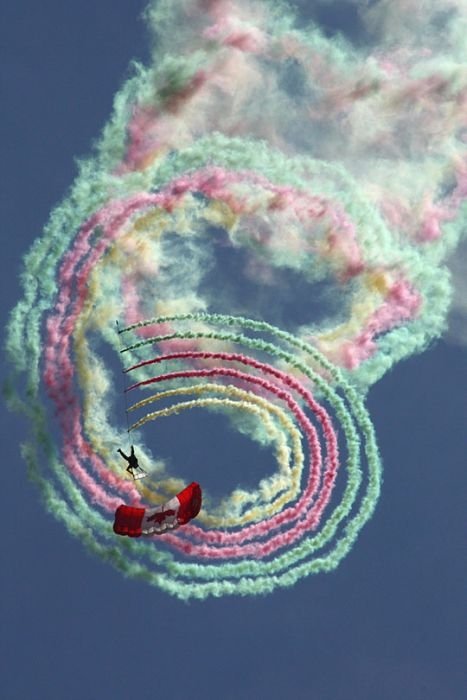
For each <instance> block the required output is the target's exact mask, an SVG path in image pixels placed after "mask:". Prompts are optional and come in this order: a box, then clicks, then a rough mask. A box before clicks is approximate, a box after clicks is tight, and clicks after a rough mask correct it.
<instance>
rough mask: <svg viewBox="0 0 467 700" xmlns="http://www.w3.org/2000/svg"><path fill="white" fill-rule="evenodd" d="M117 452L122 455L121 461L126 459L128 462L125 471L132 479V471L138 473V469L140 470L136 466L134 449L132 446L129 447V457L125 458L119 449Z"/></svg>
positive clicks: (136, 459) (137, 465)
mask: <svg viewBox="0 0 467 700" xmlns="http://www.w3.org/2000/svg"><path fill="white" fill-rule="evenodd" d="M117 452H119V453H120V454H121V455H122V457H123V459H126V461H127V462H128V466H127V468H126V470H127V472H129V473H130V474H131V476H132V477H134V476H135V475H134V474H133V470H135V469H136V471H138V470H139V469H141V467H140V466H139V464H138V458H137V457H135V448H134V447H133V445H132V446H131V452H130V456H129V457H127V455H126V454H125V453H124V452H122V450H121V449H120V448H119V449H118V450H117Z"/></svg>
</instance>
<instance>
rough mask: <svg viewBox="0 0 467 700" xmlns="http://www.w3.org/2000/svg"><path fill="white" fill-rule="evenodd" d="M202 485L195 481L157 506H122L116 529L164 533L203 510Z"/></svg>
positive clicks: (133, 534) (132, 534) (130, 534)
mask: <svg viewBox="0 0 467 700" xmlns="http://www.w3.org/2000/svg"><path fill="white" fill-rule="evenodd" d="M201 500H202V495H201V488H200V486H199V484H197V483H196V482H195V481H193V482H192V483H191V484H189V485H188V486H187V487H186V488H184V489H183V491H180V493H178V494H177V495H176V496H174V497H173V498H171V499H170V500H169V501H167V503H164V505H162V506H156V507H155V508H136V507H132V506H127V505H120V506H119V507H118V508H117V510H116V511H115V521H114V528H113V529H114V532H115V533H116V534H117V535H127V536H128V537H140V536H141V535H161V534H163V533H164V532H168V531H169V530H175V529H176V528H178V527H180V525H184V524H185V523H187V522H189V521H190V520H192V519H193V518H195V517H196V516H197V515H198V513H199V511H200V509H201Z"/></svg>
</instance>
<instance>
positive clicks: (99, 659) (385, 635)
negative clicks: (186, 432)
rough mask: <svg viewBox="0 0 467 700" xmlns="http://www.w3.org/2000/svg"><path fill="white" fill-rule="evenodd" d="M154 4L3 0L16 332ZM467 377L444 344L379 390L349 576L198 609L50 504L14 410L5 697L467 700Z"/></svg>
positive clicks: (8, 465)
mask: <svg viewBox="0 0 467 700" xmlns="http://www.w3.org/2000/svg"><path fill="white" fill-rule="evenodd" d="M143 7H144V3H143V2H141V1H140V0H138V1H137V2H132V3H128V2H123V0H116V1H114V2H111V1H110V0H99V2H98V3H91V2H86V1H85V2H82V3H75V4H74V3H63V2H59V0H44V1H43V2H41V3H35V2H33V1H32V0H18V2H17V3H15V4H10V5H9V6H7V7H4V8H3V21H2V23H1V24H2V29H1V32H2V37H1V43H0V46H1V49H0V50H1V53H2V65H1V69H0V70H1V92H2V105H3V109H2V116H1V129H2V139H1V143H2V164H1V192H2V195H1V202H0V204H1V208H2V222H3V226H2V244H3V246H4V249H3V273H2V278H1V295H0V303H1V319H2V324H3V326H4V325H5V323H6V320H7V315H8V312H9V310H10V309H11V307H12V306H13V305H14V303H15V302H16V300H17V299H18V298H19V296H20V284H19V279H18V274H19V270H20V262H21V257H22V255H23V254H24V253H25V252H26V251H27V249H28V248H29V246H30V245H31V243H32V242H33V240H34V239H35V238H36V236H37V235H39V233H40V231H41V229H42V227H43V225H44V223H45V221H46V219H47V216H48V213H49V211H50V210H51V208H52V207H53V206H54V204H56V202H57V201H58V200H59V199H60V198H61V197H62V195H63V194H64V193H65V192H66V189H67V187H68V186H69V185H70V184H71V183H72V181H73V179H74V177H75V174H76V168H75V164H74V158H75V157H76V156H79V155H85V154H86V153H87V152H88V151H89V147H90V144H91V143H92V141H93V139H95V138H96V137H97V136H98V134H99V131H100V129H101V127H102V126H103V125H104V123H105V121H106V120H107V118H108V116H109V114H110V111H111V107H112V99H113V95H114V93H115V92H116V90H117V89H118V88H119V87H120V85H121V82H122V80H123V79H124V77H125V75H126V70H127V66H128V63H129V60H130V59H131V58H132V57H140V58H143V59H144V58H145V56H146V51H147V47H148V41H147V36H146V33H145V28H144V24H143V22H142V20H140V19H139V17H138V15H139V13H140V11H141V10H142V8H143ZM327 12H328V13H329V8H328V9H327ZM5 107H6V108H5ZM2 369H3V370H5V371H6V368H5V364H4V363H3V365H2ZM2 374H3V372H2ZM466 380H467V359H466V352H465V349H464V348H461V347H459V346H454V345H448V344H446V343H445V342H443V341H440V342H438V343H436V344H434V345H433V347H431V348H430V349H429V350H428V351H427V352H426V353H424V354H423V355H421V356H418V357H415V358H412V359H410V360H409V361H406V362H404V363H403V364H400V365H399V366H398V367H397V368H396V369H395V370H394V371H392V373H391V374H390V375H389V376H387V377H385V378H384V379H383V380H382V381H380V382H379V383H378V384H377V385H376V386H375V387H374V388H373V389H372V390H371V392H370V394H369V398H368V406H369V410H370V414H371V416H372V418H373V421H374V423H375V426H376V429H377V434H378V439H379V445H380V448H381V452H382V455H383V460H384V484H383V491H382V497H381V500H380V503H379V505H378V507H377V510H376V513H375V515H374V517H373V519H372V520H371V521H370V523H369V524H368V525H367V526H366V527H365V529H364V530H363V532H362V534H361V536H360V538H359V540H358V543H357V545H356V546H355V548H354V551H353V552H352V553H351V554H350V555H349V556H348V557H347V559H345V560H344V562H343V563H342V564H341V566H340V567H339V569H338V570H337V571H336V572H334V573H332V574H328V575H322V576H317V577H314V578H308V579H305V580H303V581H301V582H300V583H299V584H298V585H296V586H295V587H294V588H292V589H290V590H284V591H278V592H276V593H274V594H273V595H270V596H268V597H264V598H263V597H261V598H257V599H240V598H234V599H229V598H225V599H222V600H209V601H207V602H204V603H197V602H195V603H191V604H183V603H181V602H179V601H177V600H175V599H172V598H169V597H168V596H167V595H165V594H163V593H161V592H159V591H158V590H156V589H152V588H149V587H147V586H146V585H144V584H142V583H140V582H137V581H133V580H126V579H124V578H123V577H122V576H121V574H120V573H118V572H117V571H115V570H114V569H112V568H111V567H109V566H107V565H105V564H104V563H102V562H101V561H99V560H97V559H94V558H92V557H91V556H89V555H88V554H87V553H86V552H85V551H84V549H83V548H82V546H81V545H80V543H79V542H78V541H77V540H74V539H71V538H70V536H69V535H68V534H67V533H66V532H65V531H64V529H63V528H62V526H61V525H60V524H59V523H57V522H56V521H55V520H54V519H53V518H52V517H51V516H49V515H48V514H47V513H46V512H45V510H44V509H43V507H42V505H41V503H40V500H39V497H38V493H37V491H36V489H35V488H34V486H33V485H32V484H31V483H30V482H29V481H28V479H27V476H26V472H25V466H24V463H23V462H22V460H21V458H20V455H19V445H20V443H21V441H22V440H23V439H24V437H25V435H26V432H27V426H26V424H25V422H24V421H23V420H22V419H21V418H20V417H18V416H15V415H12V414H9V413H7V412H6V411H5V409H4V407H3V404H2V426H3V427H2V447H3V452H4V459H3V470H2V477H1V478H2V495H3V510H4V528H3V537H2V540H1V549H2V574H1V581H0V585H1V597H0V600H1V603H0V605H1V608H0V617H1V628H2V631H3V633H2V635H1V647H0V670H1V673H0V687H1V688H2V689H3V691H2V695H3V697H5V698H6V699H7V700H28V699H29V698H30V699H31V700H42V699H44V700H46V699H47V700H62V699H63V698H67V699H68V700H75V698H76V699H78V698H80V700H81V699H83V698H89V699H90V700H94V699H98V698H110V697H112V698H116V699H118V698H127V697H129V696H131V697H139V698H153V697H162V696H163V695H165V694H170V697H171V698H173V700H177V699H178V698H182V697H183V698H186V697H192V698H204V699H206V700H211V698H212V699H217V698H222V699H223V700H224V699H225V700H236V699H243V698H246V699H249V698H259V699H262V698H268V700H276V699H277V700H281V699H283V698H287V697H292V696H293V697H295V698H297V699H301V698H303V699H304V700H305V699H306V700H309V699H312V698H313V699H314V698H316V699H317V700H370V699H371V700H393V699H394V698H398V699H400V700H418V699H419V698H420V700H421V699H422V698H423V700H461V698H463V697H465V695H464V693H465V687H466V685H467V678H466V672H465V668H464V666H465V663H464V662H465V651H466V648H467V644H466V643H467V629H466V625H465V615H463V614H462V613H463V611H465V578H466V573H467V565H466V557H465V525H466V523H465V494H466V485H467V476H466V470H465V464H466V460H465V453H466V444H465V417H466V415H467V392H466V391H465V385H466ZM206 449H207V452H206V456H207V458H209V447H207V448H206ZM242 454H243V453H241V452H239V455H238V458H239V459H241V456H242ZM212 458H213V455H211V459H212Z"/></svg>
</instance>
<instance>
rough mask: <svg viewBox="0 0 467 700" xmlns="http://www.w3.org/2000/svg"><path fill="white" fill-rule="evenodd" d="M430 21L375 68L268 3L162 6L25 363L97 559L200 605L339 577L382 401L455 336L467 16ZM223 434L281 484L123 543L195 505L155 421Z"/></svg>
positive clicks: (37, 297) (16, 356)
mask: <svg viewBox="0 0 467 700" xmlns="http://www.w3.org/2000/svg"><path fill="white" fill-rule="evenodd" d="M408 5H410V7H408ZM411 5H412V4H411V3H405V4H404V5H402V4H401V3H397V2H396V3H394V2H393V3H387V2H385V1H383V0H382V1H381V2H377V3H373V4H372V6H371V8H369V9H367V10H366V11H365V10H364V9H361V15H360V17H361V24H362V28H363V29H364V33H365V40H366V43H365V42H361V45H359V47H356V46H352V45H350V44H347V43H346V42H345V41H343V40H338V39H329V38H326V37H325V36H324V34H323V33H322V32H321V31H320V30H319V28H317V27H316V26H314V25H310V26H307V27H304V26H303V25H304V23H303V22H300V23H298V22H295V20H294V18H293V15H292V13H291V11H289V10H288V9H287V8H286V6H285V5H283V4H280V5H278V4H277V3H276V2H272V0H271V2H259V1H258V2H246V1H241V0H231V1H230V2H227V1H226V0H192V1H190V2H188V1H186V0H171V1H170V2H169V1H168V0H161V1H160V2H158V3H153V4H151V5H150V7H149V9H148V11H147V19H148V22H149V24H150V26H151V28H152V29H153V31H154V33H155V48H154V54H153V63H152V65H150V66H148V67H143V66H140V65H138V66H136V67H135V68H134V74H133V76H132V77H131V78H130V80H129V81H128V82H127V83H126V84H125V85H124V86H123V88H122V90H121V91H120V92H119V93H118V95H117V96H116V99H115V109H114V113H113V115H112V117H111V120H110V121H109V124H108V125H107V127H106V129H105V130H104V133H103V136H102V138H101V141H100V143H99V146H98V148H97V151H96V155H95V156H94V157H93V158H91V159H89V160H88V161H86V162H83V163H82V164H81V169H80V174H79V176H78V178H77V180H76V182H75V184H74V186H73V188H72V190H71V193H70V195H69V197H68V198H67V199H66V200H65V201H64V202H63V203H62V204H61V205H60V206H58V207H57V208H56V209H55V211H54V212H53V213H52V215H51V218H50V221H49V223H48V225H47V227H46V229H45V232H44V235H43V236H42V238H40V239H38V240H37V241H36V242H35V244H34V245H33V247H32V249H31V251H30V252H29V254H28V255H27V256H26V258H25V271H24V274H23V279H24V287H25V293H24V298H23V300H22V301H20V302H19V303H18V305H17V306H16V308H15V309H14V311H13V313H12V316H11V322H10V325H9V329H8V339H7V351H8V353H9V357H10V360H11V362H12V364H13V365H14V370H15V371H14V377H13V378H12V382H11V385H10V387H9V401H10V405H11V406H12V407H13V408H15V409H17V410H20V411H23V412H24V413H25V414H26V415H28V416H29V417H30V419H31V422H32V426H33V437H32V439H31V440H30V442H29V443H28V444H27V445H26V446H25V447H24V454H25V457H26V459H27V462H28V465H29V469H30V473H31V477H32V478H33V479H34V480H35V481H36V483H37V484H38V485H39V487H40V489H41V491H42V494H43V496H44V500H45V502H46V505H47V507H48V508H49V509H50V510H51V511H52V512H53V513H54V514H55V515H56V516H57V518H59V519H60V520H62V521H63V522H64V524H65V526H66V527H67V528H68V529H69V531H70V532H71V533H72V534H73V535H75V536H76V537H78V538H80V539H82V540H83V542H84V543H85V545H86V546H87V547H88V548H90V549H91V550H92V551H95V552H96V553H97V554H98V555H99V556H101V557H103V558H104V559H106V560H109V561H111V562H112V563H113V564H114V565H115V566H116V567H118V568H119V569H121V570H122V571H124V572H125V573H127V574H129V575H131V576H134V577H136V578H142V579H144V580H147V581H148V582H150V583H152V584H154V585H156V586H159V587H160V588H162V589H164V590H166V591H168V592H170V593H172V594H174V595H176V596H178V597H180V598H190V597H198V598H205V597H207V596H209V595H217V596H219V595H224V594H255V593H261V592H268V591H271V590H273V589H274V588H275V587H277V586H290V585H292V584H293V583H294V582H295V581H297V580H298V579H299V578H300V577H302V576H305V575H308V574H310V573H315V572H319V571H329V570H331V569H333V568H334V567H335V566H337V565H338V563H339V561H340V560H341V559H342V558H343V557H344V556H345V555H346V554H347V552H348V551H349V550H350V548H351V547H352V545H353V543H354V541H355V539H356V537H357V535H358V532H359V531H360V529H361V528H362V526H363V525H364V524H365V522H367V520H368V519H369V518H370V516H371V514H372V512H373V510H374V507H375V504H376V501H377V498H378V494H379V489H380V479H381V475H380V471H381V467H380V461H379V456H378V450H377V447H376V442H375V436H374V432H373V427H372V424H371V421H370V419H369V417H368V415H367V412H366V409H365V407H364V394H365V392H366V391H367V390H368V389H369V388H370V387H371V386H372V384H373V383H374V382H375V381H377V380H378V379H379V378H380V377H381V376H383V375H384V373H385V372H387V371H388V370H389V369H390V368H391V367H392V366H393V365H394V364H395V363H396V362H398V361H399V360H401V359H403V358H404V357H407V356H409V355H411V354H413V353H415V352H419V351H421V350H423V349H424V348H425V347H426V346H427V345H428V344H429V343H430V342H431V341H432V340H433V339H434V338H437V337H439V336H440V335H441V334H442V332H443V331H444V329H445V326H446V319H447V315H448V312H449V307H450V300H451V292H452V289H451V280H450V274H449V270H448V269H447V267H446V261H447V259H448V256H449V255H451V254H452V252H453V251H454V250H455V249H456V246H457V245H458V243H459V242H460V239H461V236H462V234H463V232H465V228H466V227H465V220H466V216H465V212H466V210H465V198H466V194H467V177H466V174H467V158H466V148H467V138H466V136H467V123H466V122H467V113H466V105H467V69H466V68H465V66H466V65H467V63H466V58H467V57H466V55H465V54H466V52H467V48H466V46H465V41H464V39H463V36H464V34H463V32H462V28H464V29H465V25H466V20H467V14H466V11H465V8H464V6H463V5H462V4H461V3H459V2H446V3H442V4H441V6H442V8H443V11H440V3H434V2H426V3H423V11H419V9H418V6H417V7H415V6H413V7H412V6H411ZM299 24H300V26H301V28H300V29H299V28H298V27H299ZM363 29H362V32H363ZM440 29H442V32H441V31H440ZM441 37H442V39H441ZM441 41H442V44H441ZM116 319H120V320H121V323H122V329H121V333H120V336H118V335H117V333H116V331H115V320H116ZM120 341H121V342H123V348H122V347H121V346H120ZM116 359H118V362H119V366H118V367H116V364H117V362H116ZM121 368H123V369H125V377H126V378H127V380H128V382H129V383H128V387H127V388H128V390H127V392H126V395H127V397H128V400H129V401H131V402H132V403H131V405H130V406H129V411H128V416H129V418H130V419H131V421H132V440H133V442H134V444H135V445H136V447H137V450H138V454H139V455H140V457H141V459H140V461H141V464H142V466H143V468H144V469H145V470H146V471H148V472H149V475H150V476H149V478H148V479H147V480H145V481H143V482H137V483H134V482H133V481H130V480H128V479H127V474H126V472H125V471H124V469H122V465H121V464H120V463H119V462H118V459H116V449H117V447H119V446H122V445H125V444H126V443H127V436H126V434H125V433H126V431H125V428H124V426H123V420H122V415H121V414H122V413H123V410H122V408H121V406H122V398H121V377H120V376H118V375H119V374H120V369H121ZM135 395H137V396H138V398H137V399H135V398H134V397H135ZM51 405H52V408H51ZM205 411H209V412H212V413H218V412H221V413H223V414H224V415H225V416H226V418H227V420H228V421H229V423H230V424H231V425H232V426H233V427H234V428H236V429H237V430H238V431H240V432H242V433H244V434H247V435H248V436H249V437H250V438H251V439H252V440H254V441H256V442H257V443H258V444H259V445H261V446H262V447H270V448H271V455H272V457H273V458H275V460H276V463H277V469H276V471H275V472H273V473H272V474H269V475H267V476H265V477H263V478H261V479H259V483H258V484H257V487H256V488H253V489H250V490H249V489H247V488H245V487H240V486H238V487H237V488H235V489H234V490H233V491H232V493H230V494H229V493H225V495H224V497H223V498H222V499H221V501H220V502H218V501H216V499H215V498H214V497H212V496H210V494H209V491H208V490H206V489H205V499H204V501H203V502H204V504H205V506H204V507H203V510H202V512H201V513H200V515H199V517H198V518H197V519H196V521H194V522H193V523H191V524H189V525H186V526H184V527H183V528H180V530H178V531H177V532H175V533H173V534H167V535H164V537H163V538H160V539H157V538H156V539H151V540H150V541H144V542H141V541H138V542H136V543H135V542H127V541H123V542H122V541H120V540H118V541H116V539H115V537H114V535H113V532H112V528H111V526H110V523H111V520H112V513H113V510H114V509H115V508H116V507H117V506H118V505H119V504H120V503H121V502H122V501H124V502H126V503H131V504H134V505H138V504H151V503H161V502H164V501H165V500H166V499H167V498H168V497H170V496H172V495H173V494H174V493H176V492H177V491H178V490H179V489H180V488H181V487H182V486H183V479H182V478H181V476H180V475H177V474H176V473H175V472H176V468H174V467H170V468H169V465H167V464H165V463H164V462H163V460H161V459H160V457H159V455H158V451H157V445H156V444H154V442H153V441H151V428H152V426H153V425H154V421H159V420H161V419H162V420H165V419H166V418H168V417H169V416H176V415H177V414H178V413H181V412H195V413H198V412H199V413H202V412H205ZM198 420H199V421H200V422H199V423H198ZM196 425H197V426H198V425H200V426H202V416H200V417H199V418H198V419H197V422H196ZM57 427H58V428H59V430H60V434H61V438H60V440H59V441H55V440H54V438H53V437H52V434H53V432H54V431H56V428H57ZM201 431H202V428H201ZM207 437H208V436H206V435H205V434H203V433H202V434H201V435H200V440H206V439H207ZM219 461H220V462H222V454H220V455H219ZM193 478H196V480H198V481H199V482H200V483H201V484H203V465H200V466H199V473H197V474H194V475H193Z"/></svg>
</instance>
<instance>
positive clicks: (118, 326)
mask: <svg viewBox="0 0 467 700" xmlns="http://www.w3.org/2000/svg"><path fill="white" fill-rule="evenodd" d="M115 325H116V326H117V333H118V342H119V344H120V352H121V351H122V350H123V343H122V340H121V338H120V333H121V331H120V325H119V323H118V321H115ZM122 385H123V399H124V401H125V419H126V432H127V434H128V444H129V446H130V442H131V441H130V421H129V420H128V399H127V395H126V392H127V388H128V387H127V379H126V374H125V372H124V370H123V369H122Z"/></svg>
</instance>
